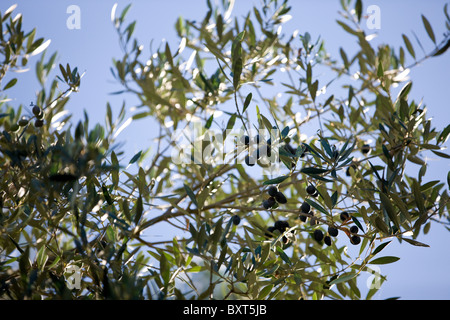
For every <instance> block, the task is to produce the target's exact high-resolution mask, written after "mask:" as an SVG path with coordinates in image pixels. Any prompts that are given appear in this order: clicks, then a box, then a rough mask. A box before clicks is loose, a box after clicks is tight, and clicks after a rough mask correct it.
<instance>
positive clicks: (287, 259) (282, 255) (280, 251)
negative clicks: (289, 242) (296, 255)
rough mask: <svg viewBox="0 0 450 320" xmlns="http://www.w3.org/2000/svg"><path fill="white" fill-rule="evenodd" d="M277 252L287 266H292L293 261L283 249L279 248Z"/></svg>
mask: <svg viewBox="0 0 450 320" xmlns="http://www.w3.org/2000/svg"><path fill="white" fill-rule="evenodd" d="M277 251H278V253H279V254H280V257H281V259H283V261H284V262H286V263H287V264H291V259H289V257H288V255H287V254H286V253H285V252H284V250H283V249H281V248H280V247H278V246H277Z"/></svg>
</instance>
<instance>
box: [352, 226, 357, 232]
mask: <svg viewBox="0 0 450 320" xmlns="http://www.w3.org/2000/svg"><path fill="white" fill-rule="evenodd" d="M350 232H351V233H358V227H357V226H351V227H350Z"/></svg>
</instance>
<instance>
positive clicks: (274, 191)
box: [262, 186, 287, 209]
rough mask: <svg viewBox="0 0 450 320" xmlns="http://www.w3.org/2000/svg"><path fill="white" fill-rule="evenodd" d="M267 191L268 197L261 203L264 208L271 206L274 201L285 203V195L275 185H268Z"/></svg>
mask: <svg viewBox="0 0 450 320" xmlns="http://www.w3.org/2000/svg"><path fill="white" fill-rule="evenodd" d="M267 193H268V194H269V196H270V197H269V198H268V199H266V200H264V201H263V203H262V205H263V207H264V208H265V209H270V208H272V207H273V206H274V205H275V203H280V204H285V203H287V199H286V196H285V195H284V194H283V193H282V192H281V191H280V190H278V188H277V187H275V186H270V187H269V189H267Z"/></svg>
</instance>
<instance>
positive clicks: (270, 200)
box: [262, 197, 275, 209]
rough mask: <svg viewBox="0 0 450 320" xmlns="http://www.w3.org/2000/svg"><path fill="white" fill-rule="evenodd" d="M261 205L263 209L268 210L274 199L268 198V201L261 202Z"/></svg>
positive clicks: (273, 203)
mask: <svg viewBox="0 0 450 320" xmlns="http://www.w3.org/2000/svg"><path fill="white" fill-rule="evenodd" d="M262 205H263V207H264V208H265V209H270V208H272V207H273V206H274V205H275V199H274V198H273V197H270V198H269V199H266V200H264V201H263V202H262Z"/></svg>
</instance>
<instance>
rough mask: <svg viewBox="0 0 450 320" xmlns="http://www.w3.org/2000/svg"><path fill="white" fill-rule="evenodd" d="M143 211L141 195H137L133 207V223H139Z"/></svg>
mask: <svg viewBox="0 0 450 320" xmlns="http://www.w3.org/2000/svg"><path fill="white" fill-rule="evenodd" d="M143 212H144V206H143V203H142V196H139V197H138V198H137V200H136V204H135V207H134V223H135V224H138V223H139V221H140V220H141V217H142V213H143Z"/></svg>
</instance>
